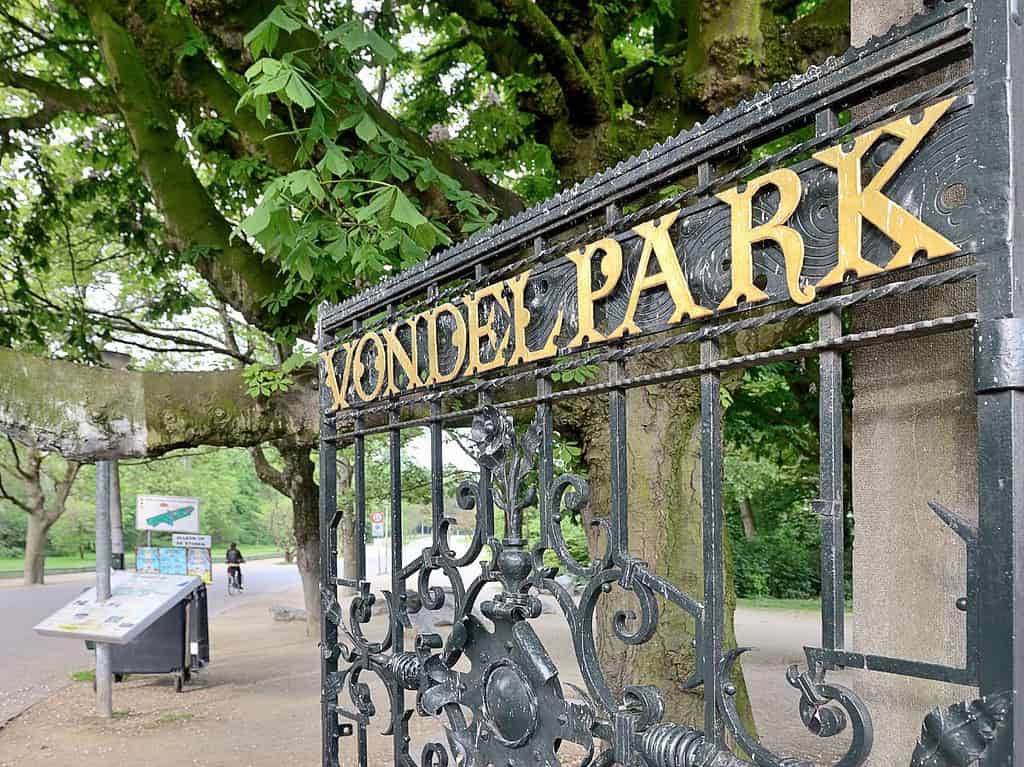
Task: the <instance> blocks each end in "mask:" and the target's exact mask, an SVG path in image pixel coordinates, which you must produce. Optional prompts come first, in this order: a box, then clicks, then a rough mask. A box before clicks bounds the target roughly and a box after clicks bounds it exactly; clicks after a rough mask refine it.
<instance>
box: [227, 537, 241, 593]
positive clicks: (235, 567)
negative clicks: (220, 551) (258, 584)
mask: <svg viewBox="0 0 1024 767" xmlns="http://www.w3.org/2000/svg"><path fill="white" fill-rule="evenodd" d="M224 561H225V562H227V564H228V578H234V579H235V583H237V584H238V588H239V590H241V589H242V568H241V567H239V565H241V564H243V563H244V562H245V557H243V556H242V552H241V551H239V550H238V544H237V543H232V544H231V545H230V546H228V550H227V552H226V553H225V554H224Z"/></svg>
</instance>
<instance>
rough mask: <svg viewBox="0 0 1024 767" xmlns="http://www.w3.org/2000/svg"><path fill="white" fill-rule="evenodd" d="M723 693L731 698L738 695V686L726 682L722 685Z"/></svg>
mask: <svg viewBox="0 0 1024 767" xmlns="http://www.w3.org/2000/svg"><path fill="white" fill-rule="evenodd" d="M722 692H724V693H725V694H726V695H728V696H730V697H731V696H733V695H735V694H736V685H734V684H733V683H732V682H726V683H725V684H724V685H722Z"/></svg>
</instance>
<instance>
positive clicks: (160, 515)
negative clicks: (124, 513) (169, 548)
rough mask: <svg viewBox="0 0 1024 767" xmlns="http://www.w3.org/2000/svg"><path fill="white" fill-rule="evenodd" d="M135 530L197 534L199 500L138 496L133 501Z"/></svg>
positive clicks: (164, 496)
mask: <svg viewBox="0 0 1024 767" xmlns="http://www.w3.org/2000/svg"><path fill="white" fill-rule="evenodd" d="M135 529H136V530H152V531H153V532H163V533H198V532H199V499H198V498H179V497H176V496H168V495H140V496H139V497H138V498H137V499H136V501H135Z"/></svg>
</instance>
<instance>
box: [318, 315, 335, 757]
mask: <svg viewBox="0 0 1024 767" xmlns="http://www.w3.org/2000/svg"><path fill="white" fill-rule="evenodd" d="M321 310H322V307H321ZM318 324H319V321H318ZM333 342H334V336H332V335H327V334H325V333H324V332H323V326H322V325H320V326H319V327H318V328H317V343H318V345H319V349H320V351H321V352H323V351H324V350H325V349H327V348H328V347H329V346H331V344H332V343H333ZM319 372H320V381H319V382H320V446H319V447H320V593H321V600H320V605H321V607H320V689H321V696H320V714H321V730H322V741H321V746H322V762H323V767H338V714H337V705H338V698H337V695H336V694H335V695H334V696H333V697H330V696H328V695H327V693H326V690H327V689H328V685H329V682H330V679H331V677H332V675H334V674H336V673H337V671H338V627H337V626H336V625H335V624H334V623H333V622H332V621H331V620H330V619H329V618H328V615H327V611H326V610H325V607H330V605H328V604H325V600H330V599H331V598H332V597H333V599H335V600H336V599H337V597H338V585H337V577H338V558H337V542H336V528H334V527H333V526H332V525H331V519H332V518H333V517H334V514H335V512H336V511H337V508H338V498H337V492H338V484H337V483H338V468H337V463H336V461H337V448H336V447H335V442H334V440H335V437H337V434H338V430H337V427H336V425H335V421H334V418H333V417H332V416H329V415H328V414H327V410H328V408H330V406H331V396H330V389H329V388H328V386H327V384H326V380H327V379H326V374H327V368H326V366H325V365H324V362H323V357H321V358H320V371H319Z"/></svg>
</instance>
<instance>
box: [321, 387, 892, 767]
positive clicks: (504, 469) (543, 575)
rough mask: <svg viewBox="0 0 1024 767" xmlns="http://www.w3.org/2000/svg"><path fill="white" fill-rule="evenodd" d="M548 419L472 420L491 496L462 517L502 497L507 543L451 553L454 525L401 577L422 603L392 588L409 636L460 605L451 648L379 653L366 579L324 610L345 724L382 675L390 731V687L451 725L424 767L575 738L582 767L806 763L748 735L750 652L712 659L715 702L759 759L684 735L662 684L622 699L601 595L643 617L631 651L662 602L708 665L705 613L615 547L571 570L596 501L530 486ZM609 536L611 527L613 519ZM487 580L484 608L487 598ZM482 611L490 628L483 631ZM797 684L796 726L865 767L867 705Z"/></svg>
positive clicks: (392, 603) (633, 631) (426, 638)
mask: <svg viewBox="0 0 1024 767" xmlns="http://www.w3.org/2000/svg"><path fill="white" fill-rule="evenodd" d="M542 423H543V411H542V410H539V411H538V412H537V414H536V416H535V418H534V419H533V422H532V423H531V424H530V426H529V427H528V428H527V429H526V430H525V432H524V433H523V434H521V435H518V434H516V432H515V429H514V427H513V423H512V420H511V419H510V418H508V417H507V416H505V415H503V414H502V413H500V412H499V411H498V410H497V409H496V408H494V407H492V406H487V407H484V408H483V410H482V412H480V414H479V415H477V416H476V418H475V419H474V421H473V428H472V434H471V436H472V441H473V444H474V446H475V452H476V455H475V457H476V460H477V462H478V463H479V464H480V466H481V467H482V469H485V470H486V472H482V476H484V477H490V481H489V482H488V483H487V485H486V486H484V484H483V483H481V484H480V485H474V484H472V483H463V485H462V486H461V487H460V488H459V492H458V502H459V505H460V507H462V508H464V509H471V508H474V507H475V506H476V505H477V504H478V503H480V502H481V501H482V500H483V494H485V493H493V496H492V497H493V501H494V503H495V505H496V506H497V508H499V509H500V510H501V511H502V512H503V514H504V521H505V527H504V534H503V535H502V536H501V538H500V539H499V538H497V537H494V536H491V537H490V538H489V539H488V540H486V541H484V536H483V534H482V523H481V519H480V515H477V521H476V529H475V531H474V535H473V537H472V542H471V544H470V546H469V549H468V551H466V552H464V553H463V554H462V555H461V556H457V555H456V554H455V552H454V551H452V549H451V546H450V543H449V538H448V533H449V530H450V528H451V525H452V523H453V520H446V521H445V522H444V523H443V524H441V525H439V526H438V527H437V528H436V529H435V532H434V540H433V543H432V545H431V546H430V547H429V548H427V549H425V550H424V551H423V554H422V556H421V557H419V558H418V559H417V560H416V561H415V562H414V563H412V565H410V566H409V567H407V568H406V570H404V571H403V575H404V576H406V577H411V576H412V575H414V574H416V575H417V576H418V577H417V579H416V591H415V592H414V593H412V594H409V595H408V598H406V599H396V597H395V595H394V594H392V593H389V592H386V591H385V592H382V597H383V604H384V605H385V607H386V609H387V610H388V612H389V617H390V618H391V620H392V622H394V621H401V623H402V625H406V626H408V625H410V623H409V614H410V613H416V612H418V611H420V610H427V611H435V610H440V609H441V608H442V607H444V606H445V605H446V602H447V600H448V599H449V598H451V599H452V600H453V602H454V604H453V605H452V608H453V624H452V629H451V632H450V634H449V636H448V637H447V638H442V637H441V636H440V635H438V634H435V633H420V634H419V635H417V637H416V641H415V648H414V649H413V650H411V651H402V652H394V651H392V632H391V631H389V632H388V633H387V634H386V636H385V637H384V638H383V639H382V640H380V641H376V642H371V641H369V640H367V638H366V637H365V635H364V633H363V631H362V626H363V625H364V624H366V623H367V622H368V621H369V620H370V617H371V613H372V609H373V606H374V604H375V603H376V601H377V597H376V596H375V595H374V594H373V593H372V592H371V590H370V587H369V584H368V583H367V582H365V581H363V582H361V584H360V592H359V594H358V595H357V596H356V597H355V598H354V599H353V601H352V603H351V605H350V607H349V609H348V610H347V613H344V614H343V612H342V611H341V609H340V608H337V607H336V608H334V609H332V610H329V611H328V612H327V613H326V615H327V618H328V620H332V621H336V622H337V623H338V625H339V629H340V631H341V633H342V634H343V635H344V636H346V637H347V640H348V642H347V644H344V645H342V646H341V648H340V651H341V657H342V659H343V660H344V661H346V662H347V663H348V664H349V666H348V668H347V669H345V670H343V671H340V672H338V673H337V674H336V676H335V677H334V678H333V679H332V680H331V682H332V684H331V691H333V692H335V693H337V692H340V693H342V698H343V699H347V702H346V704H345V705H339V706H338V709H337V712H338V714H340V715H341V716H342V717H344V718H348V719H351V720H353V721H354V722H355V723H356V724H357V725H359V726H361V727H363V728H365V727H366V726H367V725H368V724H369V722H370V719H371V717H373V716H374V715H375V713H376V712H377V707H376V705H375V704H374V702H373V701H372V700H371V696H370V688H369V686H368V685H367V684H366V682H365V681H364V677H365V675H368V674H369V675H374V676H376V677H377V678H379V679H380V680H381V681H382V682H383V683H384V686H385V688H386V689H387V690H388V691H389V701H388V704H389V706H390V708H391V716H390V717H389V719H390V721H391V722H392V724H391V726H390V727H389V728H388V729H387V730H386V732H385V734H392V735H394V734H395V728H396V727H402V728H404V727H405V725H406V722H407V720H408V718H409V716H410V715H412V714H413V712H412V711H397V710H395V708H396V704H397V703H398V699H399V695H398V693H396V691H401V690H408V691H413V692H415V693H416V709H415V712H416V713H418V714H420V715H425V716H443V717H444V718H445V719H446V732H447V740H448V743H447V749H446V747H445V745H443V744H441V743H429V744H427V746H426V747H424V749H423V751H422V754H421V756H420V764H421V765H423V767H446V765H448V764H449V753H450V754H451V755H453V756H454V759H455V762H456V763H457V764H459V765H464V766H465V767H487V765H503V766H507V767H519V766H520V765H522V767H528V766H533V767H555V765H559V764H561V762H560V761H559V756H558V751H559V746H560V745H561V744H562V743H563V742H565V741H570V742H573V743H576V744H578V745H579V746H580V747H582V748H583V749H584V751H585V753H586V756H585V758H584V760H583V762H582V764H583V765H586V766H589V765H595V766H599V765H613V764H622V765H628V766H630V767H633V766H635V767H641V766H642V765H643V766H646V767H740V765H749V764H755V765H758V766H759V767H809V765H810V763H809V762H805V761H802V760H799V759H793V758H786V757H781V756H777V755H775V754H773V753H772V752H771V751H769V750H768V749H767V748H765V747H764V746H763V745H761V744H760V743H759V742H758V741H757V740H756V739H755V738H754V737H753V736H752V735H751V734H750V733H749V732H748V731H747V730H746V729H745V728H744V726H743V723H742V722H741V720H740V717H739V715H738V713H737V711H736V707H735V705H734V700H733V699H734V696H735V693H736V687H735V686H734V685H733V684H732V683H731V682H730V681H728V680H729V676H730V672H731V669H732V666H733V664H734V663H735V661H736V659H737V657H738V656H739V655H740V654H741V653H742V652H743V650H732V651H729V652H727V653H725V654H724V655H723V657H721V658H719V659H718V661H717V662H718V664H719V669H718V673H717V674H715V675H714V677H715V678H717V679H721V680H726V681H725V682H724V683H722V684H721V685H720V689H717V690H713V691H712V690H707V691H706V694H708V695H714V700H715V704H716V705H717V706H718V708H719V710H720V712H721V714H722V717H723V719H724V722H725V725H726V727H727V728H728V730H729V732H731V734H732V735H733V737H734V739H735V742H736V743H737V744H738V745H739V746H740V748H742V749H743V751H745V752H746V753H747V754H749V757H750V760H752V761H748V760H747V759H746V758H744V757H741V756H739V755H737V754H734V753H732V752H731V751H729V750H728V749H727V748H726V747H725V746H722V745H719V744H716V743H714V742H712V741H711V740H709V739H707V738H705V736H704V734H703V733H702V732H701V731H700V730H698V729H696V728H693V727H690V726H688V725H685V724H680V723H674V722H671V721H666V720H665V708H664V702H663V699H662V696H661V693H660V692H659V691H658V690H657V688H655V687H652V686H631V687H627V688H626V689H625V690H624V691H623V692H622V693H621V694H618V695H617V694H616V693H615V692H613V691H612V689H611V687H610V685H609V684H608V681H607V679H606V677H605V674H604V671H603V670H602V668H601V665H600V663H599V660H598V654H597V648H596V643H595V636H594V628H593V625H594V620H593V619H594V614H595V611H596V609H597V606H598V604H599V603H600V600H601V598H602V596H604V595H605V594H607V593H608V592H609V591H610V590H611V588H612V585H613V584H617V585H618V586H619V587H620V588H622V589H624V590H627V591H629V592H631V593H632V594H633V595H634V596H635V598H636V600H637V603H638V604H639V614H638V615H633V614H628V615H627V614H626V613H623V612H619V613H617V614H616V615H615V616H614V620H613V631H614V633H615V636H616V637H617V638H618V640H619V641H621V642H622V643H624V644H631V645H638V644H643V643H645V642H647V641H649V640H650V639H651V637H652V636H653V635H654V632H655V630H656V629H657V626H658V623H659V607H658V604H659V602H658V599H657V598H656V597H658V596H660V597H662V598H663V599H664V600H665V602H666V603H667V606H668V607H669V608H671V609H681V610H684V611H685V612H687V613H688V614H689V615H691V616H692V617H693V619H694V621H695V628H696V631H695V634H696V640H695V645H696V647H695V653H696V657H697V658H698V659H699V658H701V657H703V655H704V654H703V653H702V651H701V650H702V646H701V645H702V642H703V641H704V640H703V636H704V620H705V615H704V608H703V605H701V604H700V603H699V602H698V601H696V600H695V599H693V598H691V597H690V596H688V595H686V594H684V593H683V592H681V591H680V590H679V589H678V588H676V587H675V586H674V585H673V584H671V583H670V582H668V581H666V580H665V579H663V578H661V577H660V576H658V575H656V574H655V573H653V572H651V570H650V569H649V568H648V566H647V564H646V563H644V562H642V561H639V560H637V559H635V558H632V557H631V556H629V555H628V553H624V552H622V551H619V550H616V548H615V547H613V546H612V545H611V543H610V541H611V536H610V535H608V536H606V538H607V540H608V541H609V543H608V545H607V546H606V548H605V551H604V552H603V553H602V554H601V555H600V556H598V557H596V558H595V559H594V560H593V561H592V562H591V563H590V564H589V565H583V564H581V563H579V562H577V561H576V560H575V559H573V557H572V555H571V554H570V552H569V550H568V547H567V546H566V544H565V541H564V538H563V537H562V532H561V526H560V509H561V508H563V507H565V508H568V509H570V510H578V509H581V508H582V507H583V506H584V505H585V504H587V503H588V502H589V488H588V485H587V482H586V480H585V479H583V478H582V477H579V476H575V475H563V476H560V477H557V478H553V479H552V480H551V481H550V482H549V483H547V485H546V486H545V487H540V488H538V487H537V486H536V483H535V482H533V481H531V477H533V476H534V474H533V471H534V467H535V464H536V456H537V452H538V449H539V447H540V446H541V441H542V433H543V428H542ZM538 492H540V493H544V494H545V496H544V497H545V500H546V503H543V504H541V520H540V523H541V528H542V532H541V539H542V540H543V541H545V542H546V543H544V544H541V543H540V542H537V541H534V542H532V544H533V545H532V548H531V542H530V541H528V540H527V539H526V537H525V536H524V532H523V522H524V519H523V512H524V510H525V509H526V508H528V507H529V506H531V505H532V504H534V503H535V502H536V501H537V499H538ZM597 524H599V525H603V526H606V527H607V526H608V522H607V521H606V520H605V519H599V521H598V522H597ZM484 543H486V544H487V545H488V546H489V548H490V549H491V551H492V553H493V558H492V560H491V561H489V562H488V561H481V562H480V572H479V574H478V575H477V576H476V577H475V578H474V579H473V581H472V582H471V583H470V584H469V585H468V586H466V585H464V583H463V580H462V576H461V575H460V573H459V568H460V567H461V568H464V567H466V566H468V565H469V564H470V563H471V562H472V561H473V560H475V559H476V557H477V556H478V555H479V554H480V552H481V551H482V550H483V545H484ZM546 552H553V554H554V556H555V557H556V558H557V560H558V561H559V564H560V567H562V568H564V569H565V570H567V571H568V572H571V573H574V574H576V575H578V576H580V577H583V578H586V579H587V585H586V586H585V588H584V590H583V592H582V594H581V595H580V597H579V599H578V601H577V600H576V599H575V598H574V597H573V595H572V594H571V593H570V592H569V591H568V590H567V589H566V588H564V587H563V586H562V585H561V584H560V583H558V582H557V581H556V580H555V576H556V574H557V572H558V569H559V568H555V567H548V566H545V563H544V560H545V553H546ZM434 572H440V573H442V574H443V575H444V577H445V578H447V579H448V581H449V582H450V583H451V592H450V594H448V593H446V591H445V590H444V589H442V588H439V587H437V586H432V585H431V575H432V574H433V573H434ZM489 584H493V585H492V586H491V589H492V590H494V589H495V587H496V590H495V591H494V593H493V595H492V596H490V597H489V598H483V596H482V594H483V593H484V588H485V587H486V586H488V585H489ZM541 594H548V595H550V596H552V597H554V599H555V601H556V603H557V604H558V606H559V608H560V610H561V612H562V615H563V617H564V619H565V622H566V625H567V627H568V630H569V634H570V635H571V637H572V642H573V649H574V653H575V657H576V660H577V663H578V665H579V668H580V671H581V674H582V677H583V680H584V683H585V686H586V689H585V690H579V689H572V690H570V691H569V692H570V694H569V695H567V694H566V690H565V689H564V688H563V684H562V682H561V681H560V679H559V670H558V668H557V666H556V665H555V663H554V662H553V660H552V659H551V657H550V655H549V654H548V652H547V650H546V649H545V647H544V645H543V643H542V642H541V641H540V639H539V637H538V635H537V634H536V632H535V631H534V629H533V627H532V625H531V621H533V620H534V619H536V618H538V617H539V616H540V615H541V612H542V602H541V600H540V595H541ZM477 611H479V614H482V616H484V617H486V618H487V619H489V621H490V622H491V624H492V628H488V627H487V626H486V625H485V623H484V622H483V621H482V620H481V619H480V618H479V617H478V614H477ZM463 657H465V658H466V659H467V660H468V661H469V664H470V670H469V671H465V672H463V671H456V670H454V667H455V665H456V663H457V662H458V661H459V660H460V659H461V658H463ZM699 666H700V663H699V661H698V668H697V670H696V672H695V673H694V675H693V677H692V678H691V679H690V680H689V681H688V686H690V687H696V686H699V685H701V684H703V683H704V678H705V674H704V670H703V669H701V668H700V667H699ZM787 679H788V680H789V682H790V684H792V685H793V686H794V687H797V688H798V689H799V690H800V691H801V693H802V697H801V702H800V710H799V715H800V717H801V719H802V720H803V722H804V724H805V725H806V726H807V728H808V729H809V730H810V731H811V732H813V733H814V734H816V735H818V736H820V737H832V736H834V735H836V734H838V733H840V732H843V731H845V730H847V729H850V730H851V731H852V734H853V737H852V739H851V744H850V746H849V749H848V750H847V753H846V754H845V755H844V756H843V757H842V758H841V759H840V760H839V761H837V762H836V763H835V767H857V766H858V765H861V764H863V763H864V761H865V760H866V758H867V756H868V754H869V753H870V750H871V743H872V728H871V719H870V716H869V714H868V712H867V709H866V708H865V706H864V705H863V703H862V702H861V701H860V700H859V698H858V697H857V696H856V694H855V693H853V692H852V691H850V690H848V689H846V688H843V687H841V686H839V685H835V684H830V683H827V682H826V681H825V679H824V673H823V672H819V673H818V674H817V675H816V676H813V677H812V675H810V674H809V673H805V674H800V673H799V672H798V671H797V670H796V668H795V667H794V668H791V669H790V671H789V673H788V674H787ZM396 743H405V744H406V745H405V748H404V749H399V750H400V751H401V752H400V753H397V754H396V763H397V764H400V765H415V764H416V761H415V759H414V758H413V756H412V755H411V754H410V753H409V752H408V738H404V739H403V738H398V739H397V740H396Z"/></svg>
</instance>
